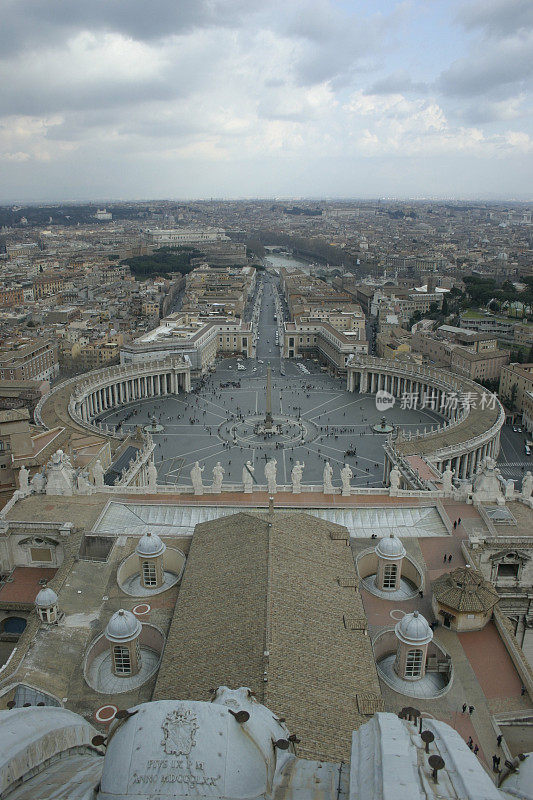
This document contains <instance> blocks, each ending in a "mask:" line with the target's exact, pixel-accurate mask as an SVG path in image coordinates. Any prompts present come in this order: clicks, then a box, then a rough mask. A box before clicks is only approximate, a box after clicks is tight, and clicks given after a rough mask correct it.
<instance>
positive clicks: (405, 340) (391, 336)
mask: <svg viewBox="0 0 533 800" xmlns="http://www.w3.org/2000/svg"><path fill="white" fill-rule="evenodd" d="M411 339H412V335H411V333H409V331H406V330H405V328H402V327H400V326H399V325H389V326H386V327H385V329H384V330H382V331H381V332H380V333H379V334H378V335H377V337H376V354H377V355H378V357H379V358H391V359H392V358H402V357H404V356H405V355H406V354H408V353H410V352H411Z"/></svg>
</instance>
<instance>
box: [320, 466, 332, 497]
mask: <svg viewBox="0 0 533 800" xmlns="http://www.w3.org/2000/svg"><path fill="white" fill-rule="evenodd" d="M332 478H333V467H332V466H331V464H330V463H329V461H326V463H325V464H324V472H323V473H322V480H323V483H324V494H333V492H334V489H333V483H332Z"/></svg>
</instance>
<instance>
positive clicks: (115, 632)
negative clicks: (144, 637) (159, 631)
mask: <svg viewBox="0 0 533 800" xmlns="http://www.w3.org/2000/svg"><path fill="white" fill-rule="evenodd" d="M141 628H142V625H141V623H140V622H139V620H138V619H137V617H136V616H135V615H134V614H132V613H131V611H124V609H123V608H121V609H119V610H118V611H115V613H114V614H113V616H112V617H111V619H110V620H109V622H108V623H107V627H106V629H105V637H106V639H108V640H109V641H110V642H130V641H131V640H132V639H135V638H136V637H137V636H138V635H139V634H140V632H141Z"/></svg>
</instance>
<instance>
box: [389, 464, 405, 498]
mask: <svg viewBox="0 0 533 800" xmlns="http://www.w3.org/2000/svg"><path fill="white" fill-rule="evenodd" d="M401 477H402V476H401V473H400V470H399V469H398V467H393V468H392V469H391V471H390V475H389V486H390V488H391V491H393V492H397V491H398V489H399V488H400V480H401Z"/></svg>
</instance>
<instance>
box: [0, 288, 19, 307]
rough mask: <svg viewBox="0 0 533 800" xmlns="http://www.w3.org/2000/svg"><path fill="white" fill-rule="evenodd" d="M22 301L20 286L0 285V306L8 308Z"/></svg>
mask: <svg viewBox="0 0 533 800" xmlns="http://www.w3.org/2000/svg"><path fill="white" fill-rule="evenodd" d="M23 303H24V290H23V288H22V286H0V306H2V307H7V308H10V307H12V306H21V305H22V304H23Z"/></svg>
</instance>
